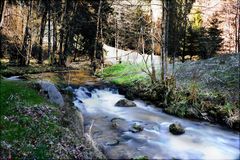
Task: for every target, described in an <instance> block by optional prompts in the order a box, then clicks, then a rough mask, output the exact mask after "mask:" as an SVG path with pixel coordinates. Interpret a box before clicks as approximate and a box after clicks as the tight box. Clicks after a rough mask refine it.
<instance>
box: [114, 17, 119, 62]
mask: <svg viewBox="0 0 240 160" xmlns="http://www.w3.org/2000/svg"><path fill="white" fill-rule="evenodd" d="M115 56H116V62H117V61H118V19H117V18H116V21H115Z"/></svg>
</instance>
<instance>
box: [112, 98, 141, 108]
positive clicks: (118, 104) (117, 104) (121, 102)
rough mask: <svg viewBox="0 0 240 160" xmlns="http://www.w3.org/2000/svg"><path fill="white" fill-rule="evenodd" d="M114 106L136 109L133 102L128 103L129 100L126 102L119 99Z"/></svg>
mask: <svg viewBox="0 0 240 160" xmlns="http://www.w3.org/2000/svg"><path fill="white" fill-rule="evenodd" d="M115 106H118V107H136V106H137V105H136V104H135V103H134V102H133V101H130V100H127V99H121V100H119V101H118V102H117V103H116V104H115Z"/></svg>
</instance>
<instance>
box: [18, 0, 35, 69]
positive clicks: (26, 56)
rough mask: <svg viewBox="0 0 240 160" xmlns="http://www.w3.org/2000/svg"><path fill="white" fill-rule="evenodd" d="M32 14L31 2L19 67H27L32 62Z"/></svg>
mask: <svg viewBox="0 0 240 160" xmlns="http://www.w3.org/2000/svg"><path fill="white" fill-rule="evenodd" d="M31 12H32V0H31V1H30V5H29V7H28V15H27V22H26V29H25V33H24V39H23V45H22V51H21V55H20V58H19V65H21V66H25V65H27V64H29V61H30V49H29V47H30V45H31V44H30V42H31V29H30V27H29V19H30V15H31Z"/></svg>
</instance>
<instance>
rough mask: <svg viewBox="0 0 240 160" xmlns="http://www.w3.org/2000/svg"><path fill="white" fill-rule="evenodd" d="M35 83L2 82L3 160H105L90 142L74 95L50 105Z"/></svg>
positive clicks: (0, 99) (0, 97) (0, 86)
mask: <svg viewBox="0 0 240 160" xmlns="http://www.w3.org/2000/svg"><path fill="white" fill-rule="evenodd" d="M35 86H36V85H33V83H32V82H28V81H10V80H3V79H1V83H0V92H1V96H0V104H1V112H0V119H1V120H0V128H1V133H0V134H1V136H0V141H1V144H0V147H1V149H0V150H1V153H0V157H1V158H3V159H7V158H9V159H12V158H14V159H18V158H20V159H24V158H26V159H102V158H104V156H103V155H101V153H100V152H98V151H96V149H95V148H94V147H93V146H92V144H91V142H89V141H87V140H86V137H85V135H84V134H83V133H84V129H83V125H82V124H83V119H82V118H81V113H80V112H79V111H77V110H76V109H74V107H73V104H72V98H71V95H69V94H68V93H65V94H63V95H64V96H63V97H64V100H65V104H64V106H63V107H60V106H58V105H55V104H52V103H50V102H49V101H48V100H47V98H46V97H45V96H43V95H42V94H40V93H39V92H38V91H37V90H36V88H35Z"/></svg>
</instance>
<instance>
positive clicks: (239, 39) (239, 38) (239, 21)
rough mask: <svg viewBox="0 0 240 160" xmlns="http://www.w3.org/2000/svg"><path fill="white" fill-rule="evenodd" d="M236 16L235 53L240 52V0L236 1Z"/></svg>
mask: <svg viewBox="0 0 240 160" xmlns="http://www.w3.org/2000/svg"><path fill="white" fill-rule="evenodd" d="M236 6H237V14H236V53H239V52H240V0H237V5H236Z"/></svg>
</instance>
